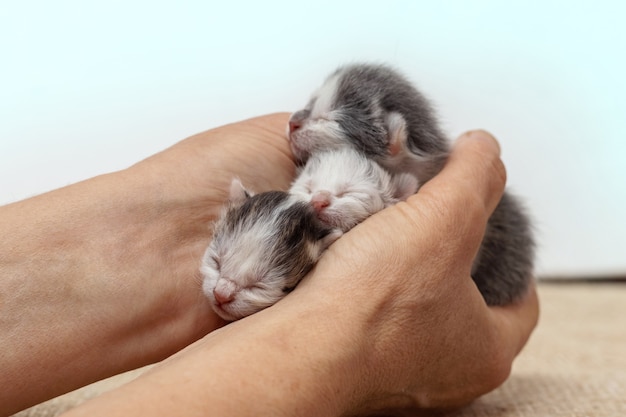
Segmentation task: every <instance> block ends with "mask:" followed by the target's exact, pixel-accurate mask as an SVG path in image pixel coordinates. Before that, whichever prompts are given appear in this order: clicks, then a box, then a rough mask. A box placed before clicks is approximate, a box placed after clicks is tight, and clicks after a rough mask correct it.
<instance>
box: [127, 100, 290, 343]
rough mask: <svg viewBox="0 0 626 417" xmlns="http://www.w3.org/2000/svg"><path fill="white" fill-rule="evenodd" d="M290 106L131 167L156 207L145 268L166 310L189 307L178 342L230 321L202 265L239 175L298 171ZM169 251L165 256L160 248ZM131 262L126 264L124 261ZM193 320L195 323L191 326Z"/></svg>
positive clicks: (283, 180)
mask: <svg viewBox="0 0 626 417" xmlns="http://www.w3.org/2000/svg"><path fill="white" fill-rule="evenodd" d="M288 117H289V114H287V113H278V114H272V115H267V116H262V117H257V118H253V119H249V120H245V121H242V122H238V123H233V124H229V125H225V126H222V127H218V128H215V129H211V130H208V131H206V132H203V133H200V134H197V135H194V136H192V137H190V138H187V139H185V140H183V141H181V142H179V143H177V144H175V145H173V146H172V147H170V148H168V149H166V150H164V151H163V152H160V153H158V154H156V155H154V156H152V157H150V158H148V159H146V160H144V161H141V162H140V163H138V164H136V165H134V166H132V167H130V168H129V169H128V170H126V171H127V172H125V174H126V175H127V176H128V177H130V178H132V179H134V180H136V181H139V182H140V184H141V188H142V189H143V190H144V192H143V193H142V196H143V199H144V203H145V204H151V205H152V207H151V208H150V210H149V211H145V214H147V215H148V216H150V218H149V219H147V221H146V223H149V224H151V226H153V227H152V230H153V231H154V232H155V234H156V235H157V236H158V237H157V238H156V239H157V241H158V242H159V244H160V247H159V248H157V249H158V250H157V251H153V252H151V253H147V252H145V251H144V252H143V253H141V254H140V256H143V257H145V256H151V257H152V258H153V259H152V262H150V263H141V264H140V265H141V267H145V266H146V264H150V267H149V269H148V270H144V271H140V272H138V273H140V274H142V275H149V276H151V277H152V278H151V280H152V281H153V282H154V281H155V280H158V279H160V280H161V284H160V285H156V288H159V289H160V291H162V293H163V295H164V300H167V304H168V305H167V307H166V308H167V310H169V311H173V312H174V315H177V314H184V315H186V316H188V317H187V324H188V325H181V324H180V323H179V324H178V327H177V329H178V330H177V332H178V333H179V335H178V336H177V337H182V338H183V339H182V343H180V342H179V345H178V346H179V347H182V346H184V345H185V344H188V343H189V342H191V341H193V340H194V339H196V338H198V337H200V336H202V335H204V334H206V333H207V332H209V331H211V330H213V329H214V328H216V327H219V326H221V325H223V324H224V322H223V321H222V320H221V319H220V318H219V317H217V316H216V314H215V313H214V312H213V310H212V309H211V308H210V305H209V303H208V301H207V300H206V299H205V298H204V297H203V296H202V291H201V289H200V278H199V272H198V270H199V265H200V260H201V257H202V253H203V252H204V250H205V249H206V246H207V245H208V243H209V240H210V236H211V227H210V225H211V222H212V221H213V220H215V218H216V217H217V216H219V213H220V210H221V208H222V206H223V204H224V202H225V200H226V199H227V197H228V190H229V187H230V184H231V182H232V180H233V178H235V177H237V178H239V179H240V180H241V181H242V183H243V184H244V185H245V186H246V188H248V189H250V190H252V191H255V192H261V191H267V190H276V189H279V190H280V189H283V190H284V189H287V188H288V187H289V184H290V182H291V180H292V179H293V176H294V172H295V165H294V162H293V159H292V155H291V151H290V149H289V145H288V142H287V140H286V137H285V126H286V124H287V119H288ZM163 253H165V254H166V256H162V255H163ZM126 266H128V265H126ZM190 326H191V328H190Z"/></svg>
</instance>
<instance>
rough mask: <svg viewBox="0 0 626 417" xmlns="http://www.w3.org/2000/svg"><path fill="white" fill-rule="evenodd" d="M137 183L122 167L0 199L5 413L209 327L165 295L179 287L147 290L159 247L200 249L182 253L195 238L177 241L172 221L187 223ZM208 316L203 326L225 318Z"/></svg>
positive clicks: (167, 252)
mask: <svg viewBox="0 0 626 417" xmlns="http://www.w3.org/2000/svg"><path fill="white" fill-rule="evenodd" d="M134 181H135V179H134V177H133V176H131V175H129V174H128V173H127V172H126V171H124V172H119V173H115V174H110V175H106V176H101V177H97V178H94V179H91V180H89V181H86V182H83V183H79V184H75V185H73V186H70V187H67V188H64V189H60V190H57V191H54V192H51V193H48V194H44V195H41V196H38V197H35V198H32V199H29V200H25V201H23V202H20V203H15V204H12V205H9V206H5V207H2V208H0V210H1V215H0V234H2V236H3V239H2V241H1V243H0V245H1V249H0V286H1V288H0V294H2V298H1V304H0V306H1V307H0V308H1V309H2V312H1V315H0V334H2V338H0V352H2V354H1V355H0V369H2V372H0V386H2V387H3V389H2V390H0V404H3V408H5V407H6V409H3V410H2V412H4V413H9V412H12V411H15V410H18V409H21V408H23V407H25V406H28V405H31V404H33V403H36V402H38V401H41V400H45V399H47V398H49V397H52V396H54V395H57V394H60V393H63V392H66V391H69V390H71V389H74V388H77V387H79V386H82V385H85V384H87V383H89V382H92V381H94V380H97V379H100V378H102V377H106V376H109V375H112V374H114V373H117V372H120V371H123V370H126V369H129V368H133V367H136V366H141V365H143V364H146V363H148V362H151V361H155V360H159V359H162V358H163V357H165V356H166V355H168V354H170V353H172V352H174V351H175V350H176V349H178V348H180V347H182V346H184V345H185V344H186V343H189V342H190V341H191V340H192V339H191V338H190V334H193V333H195V334H196V335H197V336H196V337H200V336H201V335H202V333H200V329H201V327H200V326H198V323H197V322H195V320H196V318H195V316H194V315H193V314H197V313H194V312H192V311H189V312H185V311H180V310H177V306H179V304H177V303H175V302H174V300H168V299H167V298H166V297H168V296H170V297H171V296H172V295H174V294H175V293H174V292H172V291H164V290H163V288H151V285H150V279H151V277H150V276H149V274H150V271H153V270H154V269H155V266H156V264H157V263H158V262H159V259H160V258H161V257H167V258H169V259H171V260H172V262H175V260H174V259H172V258H174V257H181V256H193V255H197V254H194V253H185V252H186V251H192V250H193V247H194V243H195V242H193V241H189V242H180V239H185V238H186V237H185V236H184V235H182V234H180V232H177V231H174V230H171V228H172V227H174V225H175V224H177V223H179V222H178V221H177V220H176V219H172V218H171V216H170V218H169V219H168V216H167V215H165V214H164V213H159V212H158V210H159V208H157V207H156V206H155V205H151V204H148V201H151V200H150V199H149V198H146V196H145V195H144V194H145V193H146V192H152V191H149V190H150V187H149V186H148V187H146V184H145V183H140V182H136V183H133V182H134ZM177 237H178V239H177ZM187 238H188V239H197V236H195V235H193V234H188V236H187ZM167 239H172V240H178V243H184V244H183V245H181V248H178V249H176V248H174V245H173V244H172V245H169V244H168V240H167ZM199 243H200V242H197V243H196V244H195V246H197V247H198V249H200V245H199ZM200 250H201V249H200ZM143 271H145V273H142V272H143ZM174 272H175V271H174ZM180 278H181V277H175V276H172V279H173V280H175V279H180ZM157 282H158V281H157ZM190 310H191V309H190ZM196 310H200V311H202V309H196ZM205 320H206V321H207V324H206V326H202V327H204V330H205V332H206V331H208V330H209V329H210V328H211V327H213V328H214V327H216V326H217V325H218V323H219V321H218V320H217V319H216V318H215V317H214V316H211V315H210V314H207V315H206V317H205ZM193 327H196V328H195V329H192V328H193Z"/></svg>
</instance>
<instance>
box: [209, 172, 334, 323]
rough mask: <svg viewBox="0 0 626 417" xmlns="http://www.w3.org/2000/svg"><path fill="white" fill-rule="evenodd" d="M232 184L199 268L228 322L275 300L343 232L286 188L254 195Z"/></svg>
mask: <svg viewBox="0 0 626 417" xmlns="http://www.w3.org/2000/svg"><path fill="white" fill-rule="evenodd" d="M237 184H239V183H238V182H237ZM239 185H240V184H239ZM232 188H233V189H235V191H233V190H231V200H230V202H229V203H228V204H227V206H226V207H225V209H224V212H223V213H222V215H221V216H220V218H219V219H218V220H217V221H216V223H215V225H214V234H213V239H212V241H211V243H210V245H209V247H208V248H207V250H206V252H205V254H204V257H203V261H202V267H201V272H202V274H203V277H204V281H203V291H204V293H205V295H206V296H207V297H208V298H209V300H210V301H211V303H212V306H213V309H214V310H215V312H216V313H217V314H219V315H220V316H221V317H222V318H224V319H226V320H236V319H239V318H242V317H245V316H247V315H249V314H252V313H255V312H257V311H259V310H261V309H263V308H266V307H269V306H270V305H272V304H274V303H275V302H277V301H278V300H279V299H280V298H282V297H283V296H284V295H285V294H286V293H288V292H289V291H291V290H292V289H293V288H294V287H295V286H296V285H297V284H298V282H300V280H301V279H302V278H303V277H304V276H305V275H306V273H307V272H309V270H310V269H311V268H312V267H313V265H314V264H315V262H316V261H317V259H318V258H319V256H320V254H321V253H322V251H323V250H324V249H326V247H327V246H328V245H329V244H330V243H332V242H333V241H334V240H335V239H336V238H337V237H338V236H339V235H340V234H338V233H337V232H336V231H335V230H333V229H332V228H330V227H327V226H325V225H323V224H322V223H320V222H319V221H318V220H317V217H316V215H315V212H314V211H313V209H312V208H311V206H310V205H308V204H306V203H303V202H301V201H298V200H297V199H294V198H293V197H292V196H291V195H290V194H288V193H286V192H282V191H269V192H265V193H260V194H256V195H251V193H249V192H243V193H238V192H237V191H236V188H237V187H236V186H234V187H232ZM217 296H220V297H222V298H227V299H228V300H227V301H222V302H220V301H219V300H218V299H217Z"/></svg>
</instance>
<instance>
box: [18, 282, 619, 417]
mask: <svg viewBox="0 0 626 417" xmlns="http://www.w3.org/2000/svg"><path fill="white" fill-rule="evenodd" d="M539 296H540V300H541V308H542V315H541V321H540V324H539V326H538V328H537V330H536V331H535V333H534V334H533V336H532V338H531V340H530V342H529V344H528V345H527V346H526V349H525V350H524V351H523V352H522V354H521V355H520V357H519V358H518V359H517V361H516V362H515V364H514V367H513V373H512V375H511V377H510V378H509V380H508V381H507V382H506V383H505V384H504V385H503V386H502V387H500V388H499V389H497V390H495V391H493V392H492V393H490V394H488V395H486V396H484V397H483V398H481V399H479V400H478V401H476V402H475V403H474V404H473V405H471V406H470V407H468V408H466V409H463V410H461V411H457V412H454V413H450V414H448V416H450V417H488V416H494V417H495V416H498V417H513V416H516V417H517V416H541V417H543V416H545V417H558V416H568V417H583V416H584V417H587V416H593V417H604V416H626V283H613V284H597V283H586V284H579V283H561V284H545V283H544V284H540V286H539ZM137 373H138V371H135V372H131V373H127V374H124V375H120V376H117V377H114V378H111V379H108V380H105V381H101V382H99V383H96V384H93V385H90V386H88V387H85V388H83V389H81V390H78V391H75V392H73V393H70V394H67V395H65V396H61V397H59V398H56V399H54V400H51V401H49V402H47V403H44V404H41V405H39V406H36V407H33V408H31V409H29V410H26V411H23V412H21V413H19V414H17V416H20V417H52V416H56V415H58V414H59V413H60V412H61V411H63V410H66V409H68V408H71V407H73V406H75V405H76V404H79V403H80V402H82V401H84V400H85V399H87V398H90V397H92V396H94V395H97V394H98V393H100V392H103V391H106V390H108V389H111V388H112V387H115V386H117V385H119V384H121V383H124V382H126V381H128V380H130V379H132V378H133V377H134V376H135V375H136V374H137Z"/></svg>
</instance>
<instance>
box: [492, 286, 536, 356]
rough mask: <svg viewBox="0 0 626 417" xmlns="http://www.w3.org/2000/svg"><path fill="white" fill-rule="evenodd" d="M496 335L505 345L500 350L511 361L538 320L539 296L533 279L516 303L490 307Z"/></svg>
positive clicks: (524, 343)
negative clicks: (524, 293)
mask: <svg viewBox="0 0 626 417" xmlns="http://www.w3.org/2000/svg"><path fill="white" fill-rule="evenodd" d="M490 311H491V314H492V317H493V319H494V321H495V322H496V328H497V332H498V337H499V338H500V340H501V341H502V343H503V344H505V346H502V347H501V351H502V352H503V353H505V354H506V356H507V358H508V360H510V361H512V360H513V358H515V357H516V356H517V355H518V354H519V352H520V351H521V350H522V348H523V347H524V345H526V342H527V341H528V339H529V337H530V335H531V333H532V331H533V329H534V328H535V327H536V326H537V322H538V320H539V298H538V296H537V289H536V286H535V282H534V281H533V282H532V283H531V285H530V287H529V289H528V292H527V293H526V295H525V296H524V297H523V298H522V299H520V300H519V301H518V302H516V303H512V304H509V305H506V306H499V307H490Z"/></svg>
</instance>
